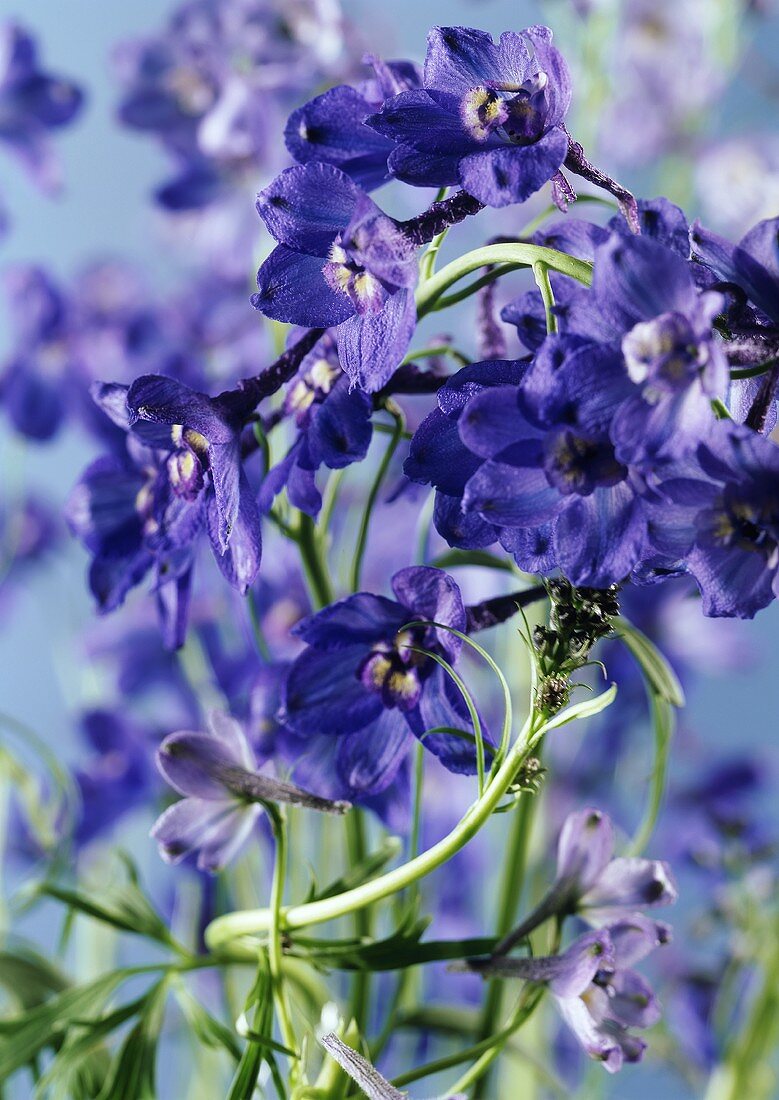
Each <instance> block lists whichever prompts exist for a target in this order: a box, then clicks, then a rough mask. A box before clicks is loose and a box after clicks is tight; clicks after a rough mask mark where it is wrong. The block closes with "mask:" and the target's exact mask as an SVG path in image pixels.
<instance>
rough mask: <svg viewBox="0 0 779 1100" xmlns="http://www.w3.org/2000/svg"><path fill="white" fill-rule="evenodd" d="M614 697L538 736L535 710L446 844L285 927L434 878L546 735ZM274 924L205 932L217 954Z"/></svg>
mask: <svg viewBox="0 0 779 1100" xmlns="http://www.w3.org/2000/svg"><path fill="white" fill-rule="evenodd" d="M615 696H616V687H614V686H612V687H610V688H609V689H608V690H607V691H604V692H603V693H602V694H601V695H599V696H597V697H596V698H595V699H587V700H584V701H583V702H581V703H577V704H575V705H574V706H571V707H568V708H567V710H564V711H561V712H560V713H559V714H557V715H555V716H554V717H553V718H550V719H548V720H547V721H546V722H544V723H543V725H542V726H540V727H539V728H538V729H537V730H536V731H535V732H533V729H534V727H533V723H534V721H535V720H537V719H538V714H537V712H536V711H535V710H534V711H533V712H532V713H531V714H530V716H529V717H528V719H527V721H526V722H525V725H524V727H523V728H522V731H521V733H520V735H519V737H518V738H517V740H516V741H515V743H514V744H513V745H512V747H511V749H510V750H509V752H508V754H507V756H506V759H505V760H504V762H503V764H502V765H501V767H500V768H499V770H498V771H497V772H496V773H495V775H494V776H493V778H492V780H491V782H490V783H488V785H487V788H486V790H485V791H484V794H483V795H482V796H481V798H478V799H477V800H476V801H475V802H474V803H473V804H472V805H471V806H470V807H469V809H468V810H466V812H465V814H464V816H463V818H462V819H461V821H459V822H458V824H457V825H456V826H455V827H454V829H452V831H451V832H450V833H448V834H447V835H446V836H445V837H443V839H442V840H440V841H438V843H437V844H434V845H433V847H432V848H428V849H427V851H425V852H422V853H421V855H419V856H417V857H416V858H415V859H412V860H409V862H408V863H404V864H402V865H401V866H400V867H395V868H393V870H391V871H388V872H387V873H386V874H384V875H381V876H380V877H379V878H375V879H371V880H370V881H369V882H364V883H362V884H361V885H360V886H357V887H355V888H354V889H352V890H347V891H346V892H345V893H343V894H337V895H335V896H334V897H329V898H320V899H319V900H318V901H312V902H308V903H306V904H304V905H295V906H292V908H290V909H287V910H285V911H284V912H283V914H282V915H283V919H284V927H285V928H287V929H294V928H303V927H305V926H306V925H312V924H321V923H323V922H324V921H329V920H335V918H336V917H343V916H346V914H347V913H353V912H354V911H355V910H356V909H361V908H363V907H364V906H366V905H373V903H374V902H377V901H381V900H382V899H383V898H386V897H389V896H390V895H392V894H395V893H397V892H398V891H399V890H405V888H406V887H407V886H410V885H411V884H412V883H414V882H417V881H418V880H419V879H421V878H424V877H425V876H426V875H429V874H430V873H431V872H432V871H434V870H435V869H436V868H437V867H440V866H441V864H442V863H445V862H446V861H447V860H449V859H451V857H452V856H453V855H454V854H455V853H456V852H459V851H460V849H461V848H463V847H464V846H465V845H466V844H467V843H468V841H469V840H471V838H472V837H474V836H475V835H476V833H478V831H479V830H480V829H481V828H482V826H483V825H484V824H485V823H486V822H487V821H488V820H489V818H490V816H491V815H492V813H493V812H494V811H495V810H496V809H497V807H498V806H499V805H500V803H501V800H502V799H503V798H504V796H505V794H506V792H507V791H508V789H509V787H510V786H511V784H512V782H513V781H514V777H515V776H516V774H517V771H518V770H519V768H520V767H521V766H522V764H523V763H524V762H525V760H526V759H527V758H528V756H530V755H531V753H532V752H533V750H534V749H535V747H536V745H537V744H538V742H539V741H540V740H541V738H542V737H543V736H544V735H545V734H546V733H547V732H549V731H550V730H552V729H556V728H558V727H559V726H563V725H565V724H566V723H567V722H571V721H574V720H575V719H577V718H583V717H590V716H592V715H594V714H599V713H600V711H602V710H603V709H604V708H605V707H607V706H608V705H609V704H610V703H611V702H612V701H613V699H614V697H615ZM270 926H271V915H270V911H269V910H268V909H247V910H244V911H242V912H236V913H227V914H226V915H225V916H222V917H217V918H216V920H214V921H212V922H211V924H210V925H209V926H208V928H207V929H206V932H205V939H206V943H207V944H208V946H209V948H210V950H212V951H216V950H217V949H218V948H219V947H221V946H222V945H223V944H226V943H231V942H232V941H233V940H236V939H239V938H240V937H241V936H252V935H255V934H256V933H258V932H267V931H268V929H269V928H270Z"/></svg>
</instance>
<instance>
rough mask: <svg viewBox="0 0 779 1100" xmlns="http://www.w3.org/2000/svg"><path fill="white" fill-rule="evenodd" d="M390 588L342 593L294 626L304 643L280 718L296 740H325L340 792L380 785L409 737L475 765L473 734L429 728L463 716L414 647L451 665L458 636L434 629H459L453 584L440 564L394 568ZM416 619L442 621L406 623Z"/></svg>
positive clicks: (458, 762)
mask: <svg viewBox="0 0 779 1100" xmlns="http://www.w3.org/2000/svg"><path fill="white" fill-rule="evenodd" d="M392 590H393V593H394V595H395V599H394V600H390V599H387V598H386V597H384V596H376V595H373V594H372V593H369V592H358V593H357V594H356V595H354V596H348V597H347V598H346V599H343V600H339V601H338V602H337V603H334V604H332V605H331V606H330V607H326V608H325V609H324V610H323V611H320V612H318V613H317V614H315V615H311V616H309V617H308V618H306V619H303V620H302V621H301V622H300V623H298V624H297V626H296V627H295V628H294V631H293V633H295V634H296V635H297V636H298V637H300V638H302V639H303V641H304V642H306V643H307V648H306V649H305V650H304V652H303V653H302V654H301V655H300V656H299V657H298V658H297V659H296V660H295V661H294V662H293V664H292V667H291V668H290V671H289V675H288V677H287V680H286V684H285V687H284V694H283V705H282V710H281V719H282V721H283V723H284V724H285V725H287V726H289V727H290V728H291V729H292V730H293V731H294V732H295V733H297V734H298V735H300V736H302V737H308V738H313V737H317V736H319V735H320V734H326V735H327V737H328V738H330V739H331V740H332V742H333V746H334V751H336V749H337V757H336V759H337V767H338V770H339V773H340V774H341V775H342V776H343V777H345V779H346V780H347V782H348V785H349V791H350V795H349V797H352V794H354V795H355V796H356V795H358V794H360V793H362V794H367V795H370V794H379V793H380V792H382V791H384V790H386V789H387V787H388V786H389V785H390V784H391V783H392V781H393V779H394V778H395V777H396V776H397V774H398V771H399V769H400V767H401V765H402V764H403V761H404V759H405V758H406V756H407V754H408V752H409V749H410V747H411V744H412V742H413V737H414V736H417V737H419V738H421V739H422V744H423V745H424V746H425V748H427V749H429V750H430V751H431V752H432V753H434V754H435V755H436V756H438V757H439V758H440V759H441V761H442V762H443V763H444V765H445V766H446V767H448V768H449V769H450V770H451V771H456V772H465V773H473V772H474V771H475V769H476V752H475V747H474V744H473V742H472V740H469V739H468V738H467V737H462V736H457V735H453V734H449V733H443V732H428V731H436V730H439V729H440V728H441V727H450V728H451V727H454V728H461V727H462V725H463V724H466V725H467V723H468V718H467V711H466V710H465V706H464V703H463V701H462V697H461V696H460V694H459V691H458V689H457V687H456V686H455V685H454V683H453V682H452V680H451V679H450V677H449V676H448V675H447V674H446V672H445V670H444V669H443V668H442V667H441V666H440V665H439V664H438V663H437V662H436V661H434V660H433V658H432V657H429V656H427V655H426V654H425V653H420V652H418V650H419V649H424V650H426V651H427V652H431V653H435V654H437V655H438V656H440V657H442V658H443V659H445V660H446V661H447V662H448V663H450V664H452V663H453V662H454V661H456V659H457V657H458V655H459V653H460V650H461V648H462V642H461V640H460V639H459V638H458V637H457V636H456V635H454V634H452V633H451V632H450V631H449V630H446V629H443V628H444V627H453V628H454V629H456V630H459V631H464V630H465V625H466V619H465V608H464V606H463V602H462V597H461V595H460V590H459V588H458V587H457V585H456V584H455V583H454V581H453V580H452V579H451V578H450V577H448V576H447V575H446V574H445V573H443V572H441V570H439V569H433V568H429V567H425V566H419V567H415V566H411V567H409V568H407V569H401V570H400V572H398V573H396V574H395V576H394V577H393V579H392ZM419 622H423V623H439V624H441V626H440V627H435V626H419V625H417V626H414V625H411V624H413V623H419ZM404 627H406V628H407V629H403V628H404Z"/></svg>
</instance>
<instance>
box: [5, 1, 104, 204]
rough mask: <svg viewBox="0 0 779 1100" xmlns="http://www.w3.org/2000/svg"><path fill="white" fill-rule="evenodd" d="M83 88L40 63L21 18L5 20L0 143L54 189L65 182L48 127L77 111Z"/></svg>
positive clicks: (38, 179) (37, 179) (41, 183)
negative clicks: (14, 21) (19, 22)
mask: <svg viewBox="0 0 779 1100" xmlns="http://www.w3.org/2000/svg"><path fill="white" fill-rule="evenodd" d="M83 98H84V97H83V92H82V91H81V89H80V88H79V87H78V86H77V85H76V84H74V83H72V82H71V81H70V80H65V79H63V78H62V77H59V76H53V75H51V74H50V73H47V72H46V71H45V70H44V69H42V68H41V65H40V60H39V58H38V50H37V46H36V43H35V40H34V38H33V37H32V35H31V34H30V33H29V32H28V31H26V30H25V29H24V28H23V27H21V26H19V25H18V24H17V23H13V22H6V23H3V24H1V25H0V144H2V145H3V146H5V148H6V149H8V151H9V152H10V153H12V154H13V155H14V156H15V157H16V159H17V160H18V161H20V163H21V164H22V165H23V166H24V168H25V169H26V170H27V172H28V173H29V174H30V176H31V177H32V178H33V180H35V182H36V183H37V184H38V186H39V187H40V188H41V189H42V190H44V191H48V192H49V193H51V192H55V191H57V189H58V188H59V185H60V176H59V166H58V164H57V160H56V157H55V156H54V153H53V150H52V148H51V144H50V140H49V131H51V130H57V129H59V128H60V127H61V126H66V125H67V124H68V123H69V122H71V121H72V120H73V119H74V118H75V117H76V115H77V114H78V112H79V110H80V108H81V106H82V103H83Z"/></svg>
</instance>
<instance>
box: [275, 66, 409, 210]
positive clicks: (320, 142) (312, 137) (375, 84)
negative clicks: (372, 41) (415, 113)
mask: <svg viewBox="0 0 779 1100" xmlns="http://www.w3.org/2000/svg"><path fill="white" fill-rule="evenodd" d="M366 61H368V62H369V63H370V64H372V65H373V68H374V72H375V78H374V79H373V80H366V81H363V82H362V83H361V84H359V85H358V86H357V87H356V88H353V87H351V85H349V84H339V85H338V86H337V87H335V88H329V89H328V91H326V92H324V93H323V94H322V95H319V96H316V97H315V98H314V99H312V100H310V101H309V102H308V103H305V104H304V105H303V106H302V107H299V108H298V109H297V110H296V111H293V112H292V114H291V115H290V116H289V121H288V122H287V126H286V129H285V131H284V140H285V142H286V146H287V149H288V150H289V152H290V154H291V155H292V156H293V157H294V158H295V160H296V161H297V162H298V163H299V164H309V163H310V162H311V161H319V162H320V163H323V164H332V165H334V166H335V167H336V168H340V169H341V171H342V172H345V173H346V175H347V176H349V177H350V178H351V179H353V180H354V182H355V183H357V184H359V186H360V187H363V188H364V189H365V190H366V191H371V190H372V189H373V188H374V187H378V186H379V185H380V184H382V183H384V182H385V180H387V179H389V178H390V171H389V168H388V167H387V160H388V158H389V156H390V153H392V152H393V150H394V148H395V142H394V141H392V140H391V139H390V138H386V137H384V136H382V135H381V134H379V133H377V132H376V130H374V129H372V128H371V127H370V126H367V125H366V124H365V120H366V119H367V118H368V116H369V115H372V114H374V113H375V112H376V111H378V110H379V108H380V107H381V105H382V103H383V102H384V100H385V99H388V98H389V97H390V96H394V95H398V94H399V93H400V92H402V91H406V90H408V89H410V88H416V87H419V85H420V84H421V83H422V76H421V73H420V72H419V70H418V68H417V66H416V65H414V64H412V63H411V62H409V61H388V62H383V61H380V60H378V59H377V58H374V57H369V58H366Z"/></svg>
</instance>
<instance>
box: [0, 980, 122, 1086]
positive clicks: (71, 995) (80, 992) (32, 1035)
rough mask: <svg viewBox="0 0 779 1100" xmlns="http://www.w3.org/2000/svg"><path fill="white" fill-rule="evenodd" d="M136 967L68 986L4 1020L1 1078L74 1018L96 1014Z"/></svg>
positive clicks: (29, 1059) (0, 1027)
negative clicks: (56, 994)
mask: <svg viewBox="0 0 779 1100" xmlns="http://www.w3.org/2000/svg"><path fill="white" fill-rule="evenodd" d="M133 973H137V970H136V971H128V970H114V971H111V973H110V974H103V975H101V976H100V977H99V978H96V979H95V980H94V981H92V982H89V983H88V984H87V985H82V986H78V987H76V988H75V989H66V990H65V991H64V992H62V993H60V994H59V995H58V996H56V997H52V998H51V999H50V1000H48V1001H44V1003H43V1004H41V1005H37V1006H36V1007H35V1008H33V1009H30V1011H28V1012H25V1013H22V1014H21V1015H20V1016H12V1017H10V1019H6V1020H0V1081H2V1080H5V1078H6V1077H10V1075H11V1074H12V1073H15V1072H16V1071H17V1070H18V1069H21V1067H22V1066H25V1065H27V1064H28V1063H29V1062H32V1061H33V1059H34V1058H36V1057H37V1055H38V1054H39V1053H40V1052H41V1051H42V1050H43V1049H44V1048H45V1047H47V1046H52V1045H54V1044H55V1043H56V1041H57V1040H58V1039H59V1038H61V1036H63V1035H64V1034H65V1032H67V1030H68V1028H69V1027H71V1026H72V1024H73V1021H74V1020H78V1019H83V1018H85V1017H89V1016H94V1015H96V1014H97V1013H99V1012H100V1010H101V1008H102V1007H103V1005H104V1004H105V1002H106V1001H107V1000H108V998H109V997H110V995H111V994H112V993H113V992H114V990H115V989H117V988H118V986H120V985H121V983H122V982H123V981H125V979H126V978H127V977H129V976H130V975H131V974H133Z"/></svg>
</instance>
